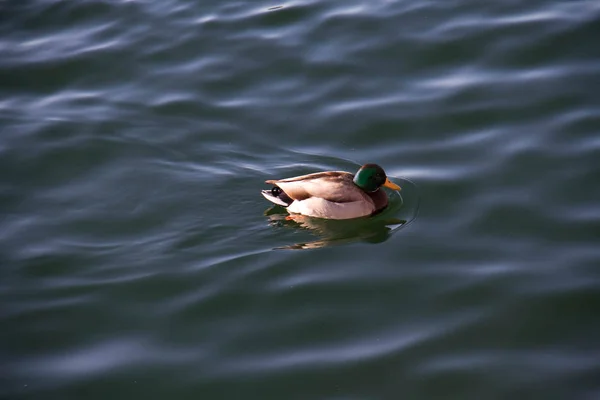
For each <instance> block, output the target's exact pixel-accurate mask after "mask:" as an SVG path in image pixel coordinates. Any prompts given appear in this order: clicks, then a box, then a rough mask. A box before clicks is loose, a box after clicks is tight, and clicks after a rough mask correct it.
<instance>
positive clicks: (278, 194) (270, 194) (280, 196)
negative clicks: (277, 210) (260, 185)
mask: <svg viewBox="0 0 600 400" xmlns="http://www.w3.org/2000/svg"><path fill="white" fill-rule="evenodd" d="M261 193H262V195H263V196H265V199H267V200H269V201H270V202H273V203H275V204H277V205H280V206H282V207H287V206H289V205H290V204H292V203H293V201H294V200H292V199H291V198H290V197H289V196H288V195H287V194H286V193H285V192H284V191H283V190H281V188H280V187H278V186H275V187H273V189H271V190H261Z"/></svg>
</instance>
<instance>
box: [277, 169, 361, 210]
mask: <svg viewBox="0 0 600 400" xmlns="http://www.w3.org/2000/svg"><path fill="white" fill-rule="evenodd" d="M353 178H354V175H352V174H351V173H349V172H345V171H327V172H317V173H314V174H308V175H301V176H295V177H293V178H287V179H280V180H268V181H266V183H269V184H271V185H275V186H277V187H279V188H281V190H283V191H284V192H285V193H286V194H287V195H288V196H289V197H290V198H291V199H293V200H299V201H302V200H306V199H309V198H313V197H316V198H320V199H324V200H327V201H332V202H336V203H348V202H353V201H365V200H366V201H370V199H369V197H368V196H367V195H366V193H364V192H363V191H362V190H360V189H359V188H358V187H357V186H356V185H355V184H354V182H353V181H352V179H353Z"/></svg>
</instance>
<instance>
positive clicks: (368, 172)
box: [354, 164, 400, 192]
mask: <svg viewBox="0 0 600 400" xmlns="http://www.w3.org/2000/svg"><path fill="white" fill-rule="evenodd" d="M354 183H355V184H356V186H358V187H359V188H361V189H362V190H364V191H365V192H374V191H376V190H377V189H379V188H380V187H382V186H385V187H387V188H390V189H394V190H400V186H398V185H396V184H395V183H394V182H392V181H390V180H389V179H388V177H387V176H386V175H385V171H384V170H383V168H381V167H380V166H379V165H377V164H365V165H363V166H362V167H360V169H359V170H358V172H357V173H356V175H354Z"/></svg>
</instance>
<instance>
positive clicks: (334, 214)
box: [287, 197, 375, 219]
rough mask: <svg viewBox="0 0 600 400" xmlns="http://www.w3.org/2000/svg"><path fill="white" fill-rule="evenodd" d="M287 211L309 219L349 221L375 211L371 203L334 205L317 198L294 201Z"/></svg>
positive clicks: (358, 202)
mask: <svg viewBox="0 0 600 400" xmlns="http://www.w3.org/2000/svg"><path fill="white" fill-rule="evenodd" d="M287 209H288V211H290V212H293V213H297V214H302V215H307V216H309V217H317V218H329V219H350V218H357V217H364V216H366V215H371V214H372V213H373V212H374V211H375V206H374V205H373V203H372V202H365V201H364V200H363V201H352V202H348V203H334V202H332V201H327V200H325V199H321V198H319V197H311V198H308V199H306V200H295V201H294V202H293V203H292V204H290V205H289V207H288V208H287Z"/></svg>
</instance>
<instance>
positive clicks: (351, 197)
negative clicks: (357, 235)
mask: <svg viewBox="0 0 600 400" xmlns="http://www.w3.org/2000/svg"><path fill="white" fill-rule="evenodd" d="M266 183H268V184H271V185H273V188H272V189H270V190H263V191H262V195H263V196H265V198H266V199H267V200H269V201H271V202H273V203H275V204H279V205H280V206H283V207H286V208H287V210H288V211H289V212H292V213H296V214H302V215H306V216H309V217H317V218H328V219H350V218H358V217H364V216H367V215H373V214H376V213H378V212H380V211H381V210H383V209H384V208H385V207H387V205H388V197H387V194H386V193H385V191H383V190H381V189H380V188H381V186H385V187H388V188H390V189H394V190H400V186H398V185H396V184H395V183H393V182H392V181H390V180H389V179H388V178H387V176H386V175H385V172H384V171H383V168H381V167H380V166H379V165H377V164H365V165H363V166H362V167H360V169H359V170H358V172H357V173H356V175H353V174H351V173H350V172H344V171H326V172H317V173H314V174H308V175H302V176H295V177H293V178H287V179H280V180H268V181H266Z"/></svg>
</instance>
